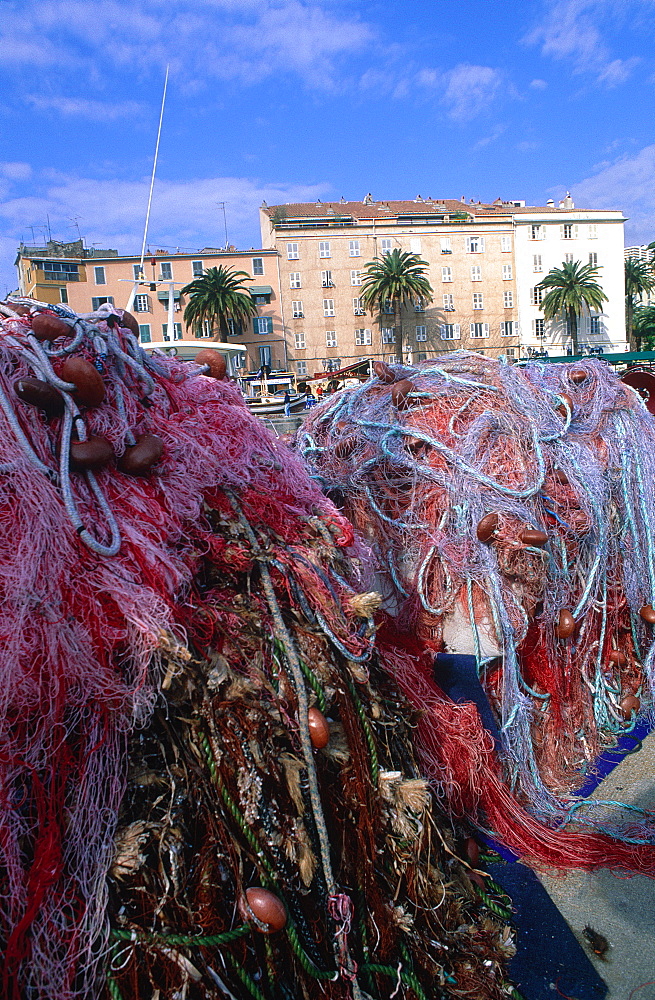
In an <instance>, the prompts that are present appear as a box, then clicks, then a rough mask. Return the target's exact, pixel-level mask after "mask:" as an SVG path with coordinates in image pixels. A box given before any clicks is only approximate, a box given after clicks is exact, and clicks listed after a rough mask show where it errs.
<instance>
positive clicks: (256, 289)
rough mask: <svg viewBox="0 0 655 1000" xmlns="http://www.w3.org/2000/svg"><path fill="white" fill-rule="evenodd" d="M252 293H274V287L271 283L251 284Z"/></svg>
mask: <svg viewBox="0 0 655 1000" xmlns="http://www.w3.org/2000/svg"><path fill="white" fill-rule="evenodd" d="M250 294H251V295H272V294H273V289H272V288H271V286H270V285H251V286H250Z"/></svg>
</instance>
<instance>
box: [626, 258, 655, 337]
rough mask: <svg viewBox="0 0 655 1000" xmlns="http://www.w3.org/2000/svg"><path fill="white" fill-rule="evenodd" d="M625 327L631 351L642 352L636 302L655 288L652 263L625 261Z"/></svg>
mask: <svg viewBox="0 0 655 1000" xmlns="http://www.w3.org/2000/svg"><path fill="white" fill-rule="evenodd" d="M624 266H625V325H626V326H627V328H628V339H629V341H630V350H634V351H640V350H641V334H640V332H639V330H638V329H637V327H636V326H635V324H634V314H635V306H636V300H637V298H638V297H639V296H641V295H643V293H644V292H652V291H653V289H654V288H655V274H653V264H652V261H647V260H640V258H639V257H626V259H625V265H624Z"/></svg>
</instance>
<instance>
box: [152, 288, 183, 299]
mask: <svg viewBox="0 0 655 1000" xmlns="http://www.w3.org/2000/svg"><path fill="white" fill-rule="evenodd" d="M179 297H180V293H179V291H178V290H177V289H176V290H175V291H174V292H173V298H174V299H176V300H177V299H179ZM157 298H158V299H159V301H160V302H168V292H157Z"/></svg>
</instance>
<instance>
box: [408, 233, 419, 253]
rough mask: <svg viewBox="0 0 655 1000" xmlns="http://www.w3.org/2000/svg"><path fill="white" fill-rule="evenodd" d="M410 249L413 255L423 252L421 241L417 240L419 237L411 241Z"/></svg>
mask: <svg viewBox="0 0 655 1000" xmlns="http://www.w3.org/2000/svg"><path fill="white" fill-rule="evenodd" d="M409 249H410V250H411V252H412V253H420V252H421V241H420V240H419V239H417V237H413V238H412V239H411V240H410V241H409Z"/></svg>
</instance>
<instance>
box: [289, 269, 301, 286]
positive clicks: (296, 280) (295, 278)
mask: <svg viewBox="0 0 655 1000" xmlns="http://www.w3.org/2000/svg"><path fill="white" fill-rule="evenodd" d="M300 287H301V283H300V271H290V272H289V288H300Z"/></svg>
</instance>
